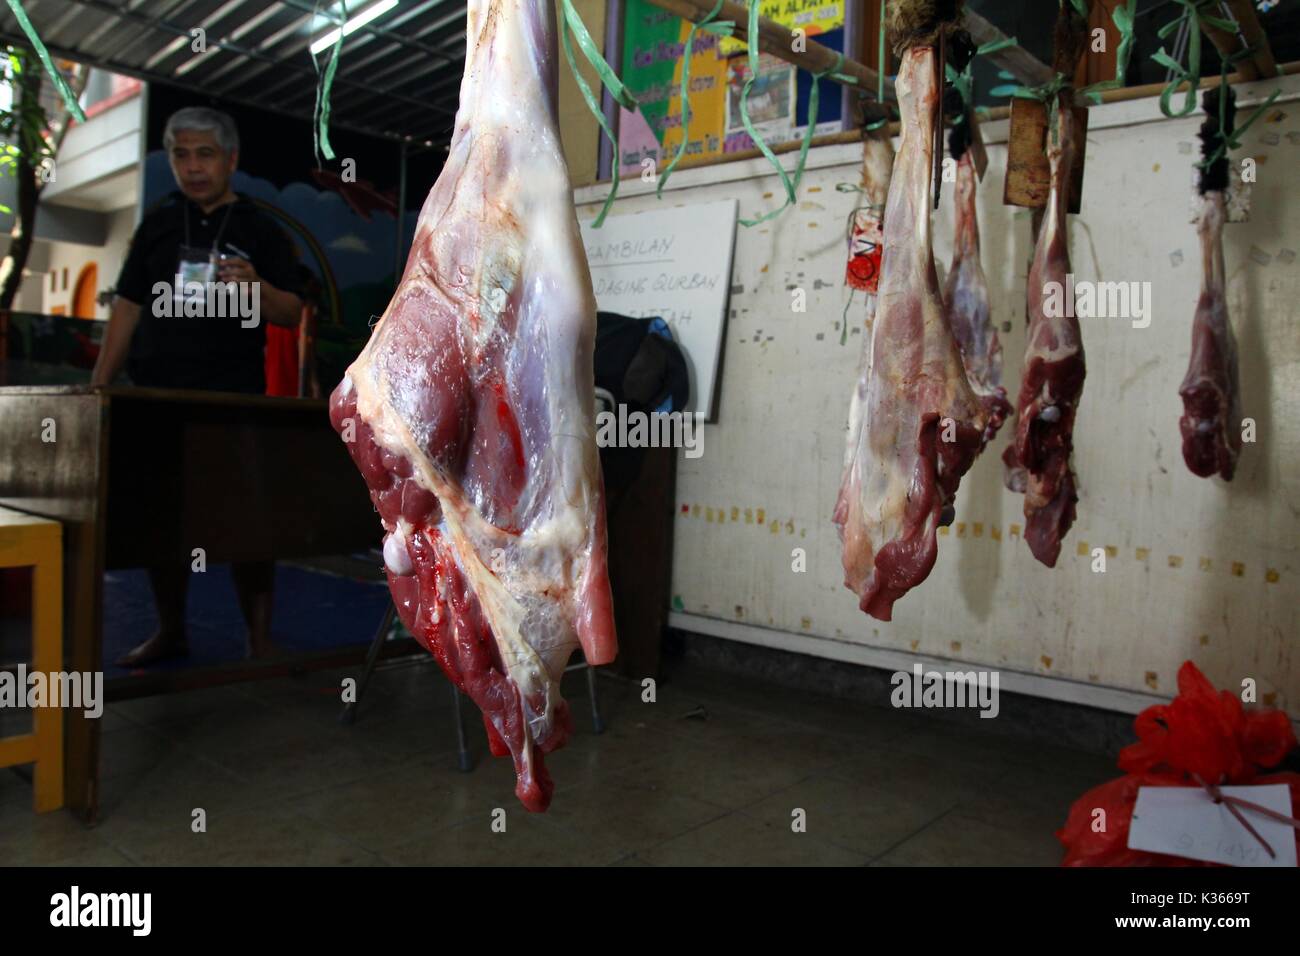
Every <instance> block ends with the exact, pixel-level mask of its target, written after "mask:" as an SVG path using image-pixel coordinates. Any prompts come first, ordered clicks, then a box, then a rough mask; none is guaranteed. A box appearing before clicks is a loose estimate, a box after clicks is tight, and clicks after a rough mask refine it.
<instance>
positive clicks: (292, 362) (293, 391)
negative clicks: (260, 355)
mask: <svg viewBox="0 0 1300 956" xmlns="http://www.w3.org/2000/svg"><path fill="white" fill-rule="evenodd" d="M266 394H268V395H288V396H289V397H290V398H297V397H298V326H296V325H295V326H293V327H292V328H290V327H288V326H284V325H267V327H266Z"/></svg>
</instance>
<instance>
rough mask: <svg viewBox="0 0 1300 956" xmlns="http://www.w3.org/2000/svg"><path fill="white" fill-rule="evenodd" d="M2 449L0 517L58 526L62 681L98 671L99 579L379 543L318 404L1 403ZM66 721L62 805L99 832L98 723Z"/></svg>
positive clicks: (262, 399) (158, 397)
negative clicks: (164, 563)
mask: <svg viewBox="0 0 1300 956" xmlns="http://www.w3.org/2000/svg"><path fill="white" fill-rule="evenodd" d="M0 449H3V453H2V454H0V505H4V506H8V507H10V508H15V509H17V510H19V511H23V512H27V513H29V514H33V515H38V516H41V517H46V518H52V519H55V520H58V521H60V522H61V523H62V524H63V540H64V620H65V622H66V627H65V632H64V635H65V636H64V660H65V662H66V664H65V666H66V667H67V668H68V669H69V670H76V671H100V670H102V669H103V660H102V657H103V637H102V624H103V581H104V571H105V570H111V569H115V568H134V567H143V566H146V565H148V564H150V563H152V562H155V561H157V560H158V558H159V557H160V556H162V555H168V554H186V555H188V554H189V553H190V552H191V550H192V549H193V548H196V547H201V548H203V549H204V552H205V555H206V559H207V561H208V562H210V563H211V562H224V561H250V560H272V559H284V558H300V557H308V556H312V555H325V554H346V553H350V552H355V551H360V550H365V549H367V548H370V547H373V546H375V545H377V544H378V543H379V541H380V539H381V534H382V529H381V528H380V524H379V521H378V520H377V518H376V516H375V513H374V509H373V506H372V505H371V503H370V498H369V495H368V493H367V490H366V486H365V483H364V482H363V481H362V479H361V476H360V474H359V473H358V471H357V469H356V467H355V466H354V465H353V464H352V460H351V459H350V458H349V456H348V454H347V450H346V448H345V447H344V445H343V443H342V442H341V441H340V440H339V438H338V436H337V435H336V434H335V433H334V431H333V429H332V428H331V427H330V424H329V418H328V415H327V411H326V402H325V400H323V399H298V398H273V397H268V396H260V395H238V394H231V393H224V392H198V391H180V390H170V389H144V388H116V387H115V388H104V389H91V388H88V387H84V386H45V387H39V386H37V387H27V386H16V387H9V388H0ZM368 636H369V635H365V634H359V635H357V640H358V645H359V647H361V648H363V647H364V643H365V641H366V639H367V638H368ZM128 680H130V678H128ZM65 720H66V733H65V740H66V748H65V753H66V758H65V770H66V799H67V804H68V806H69V807H70V808H72V809H74V810H77V811H79V812H81V813H82V814H83V815H84V816H85V818H86V819H87V820H88V821H90V822H93V821H94V819H95V816H96V814H97V811H98V778H99V759H98V758H99V723H98V721H95V720H89V719H86V718H84V717H83V716H82V714H81V712H80V711H79V710H69V711H66V712H65Z"/></svg>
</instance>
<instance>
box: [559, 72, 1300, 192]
mask: <svg viewBox="0 0 1300 956" xmlns="http://www.w3.org/2000/svg"><path fill="white" fill-rule="evenodd" d="M1278 70H1279V72H1280V73H1281V74H1282V75H1283V76H1294V75H1296V74H1300V60H1296V61H1294V62H1291V63H1285V64H1283V65H1282V66H1280V67H1279V68H1278ZM1245 79H1246V78H1245V77H1244V76H1242V75H1241V74H1240V73H1233V74H1231V75H1230V76H1229V77H1228V82H1229V83H1242V82H1245ZM1218 83H1219V78H1218V76H1213V77H1210V76H1206V77H1202V78H1201V85H1200V88H1201V89H1203V90H1208V89H1209V88H1210V87H1211V86H1217V85H1218ZM1164 88H1165V84H1163V83H1146V84H1143V85H1142V86H1126V87H1124V88H1123V89H1121V90H1103V91H1102V93H1101V101H1102V102H1103V103H1121V102H1125V101H1127V100H1140V99H1143V98H1145V97H1148V96H1150V97H1156V96H1159V95H1160V93H1161V91H1162V90H1163V89H1164ZM1153 109H1154V107H1153ZM1010 115H1011V109H1010V107H1007V106H995V107H993V108H992V109H990V110H989V111H988V113H987V114H976V116H975V119H976V121H977V122H980V123H991V122H994V121H996V120H1004V119H1006V118H1007V117H1008V116H1010ZM885 129H887V130H888V131H889V135H890V136H897V135H898V123H897V121H895V122H892V123H890V124H889V125H888V126H887V127H885ZM861 141H862V130H860V129H856V130H847V131H845V132H842V133H824V134H822V135H821V136H814V137H813V141H812V146H813V148H816V147H818V146H835V145H839V144H843V143H859V142H861ZM800 145H801V144H800V143H798V142H789V143H770V144H769V148H770V149H771V150H772V152H774V153H776V154H778V155H779V154H781V153H791V152H794V151H795V150H797V149H799V147H800ZM762 155H763V153H762V152H761V151H760V150H758V149H742V150H737V151H736V152H734V153H726V154H724V155H722V156H719V157H718V158H717V159H715V160H712V161H711V162H707V163H700V164H698V165H696V166H692V167H690V168H691V169H704V168H706V167H708V166H721V165H723V164H725V163H739V162H743V161H744V160H747V159H758V158H759V157H760V156H762ZM592 185H595V186H608V185H609V180H608V179H602V180H600V182H598V183H593V184H592ZM579 205H581V206H591V207H592V208H595V207H598V206H599V205H600V200H597V199H593V200H590V201H589V202H585V203H579Z"/></svg>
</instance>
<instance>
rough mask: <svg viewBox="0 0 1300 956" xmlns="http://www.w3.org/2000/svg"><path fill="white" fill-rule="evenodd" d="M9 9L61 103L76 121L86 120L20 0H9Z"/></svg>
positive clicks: (82, 121)
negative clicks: (57, 93)
mask: <svg viewBox="0 0 1300 956" xmlns="http://www.w3.org/2000/svg"><path fill="white" fill-rule="evenodd" d="M9 9H10V10H12V11H13V14H14V19H16V20H17V21H18V26H20V27H21V28H22V31H23V33H25V34H27V39H28V40H29V41H31V44H32V49H33V50H35V51H36V56H37V58H39V59H40V61H41V65H42V66H43V67H45V73H46V75H48V76H49V78H50V80H51V81H53V83H54V87H55V89H57V90H58V91H59V95H60V96H61V97H63V105H64V106H66V107H67V108H68V112H69V113H71V114H72V115H73V117H74V118H75V119H76V121H77V122H78V123H84V122H86V114H85V112H84V111H83V110H82V109H81V104H80V103H78V102H77V98H76V97H75V96H73V95H72V88H71V87H69V86H68V81H67V80H65V79H64V78H63V74H62V73H60V72H59V71H58V70H57V69H56V68H55V66H54V61H53V60H51V59H50V51H49V50H47V49H45V44H44V43H42V42H41V37H40V34H38V33H37V32H36V28H35V27H34V26H32V21H31V20H29V19H27V11H26V10H24V9H23V5H22V3H21V2H20V0H9Z"/></svg>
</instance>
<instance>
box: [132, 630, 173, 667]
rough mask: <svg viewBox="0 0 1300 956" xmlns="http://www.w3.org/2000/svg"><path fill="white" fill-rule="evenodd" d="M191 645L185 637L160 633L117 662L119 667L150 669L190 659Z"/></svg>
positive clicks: (134, 648)
mask: <svg viewBox="0 0 1300 956" xmlns="http://www.w3.org/2000/svg"><path fill="white" fill-rule="evenodd" d="M189 653H190V648H189V644H187V643H186V641H185V636H184V635H183V634H182V635H177V634H171V633H164V632H162V631H159V632H158V633H157V634H155V635H154V636H153V637H151V638H149V640H147V641H145V642H144V643H143V644H139V645H137V646H135V647H133V648H132V649H131V650H130V651H128V652H127V653H125V654H123V655H122V656H121V657H119V658H118V659H117V661H116V662H115V663H116V664H117V666H118V667H148V666H149V665H150V664H157V663H158V662H160V661H166V660H171V659H172V658H176V657H188V656H189Z"/></svg>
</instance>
